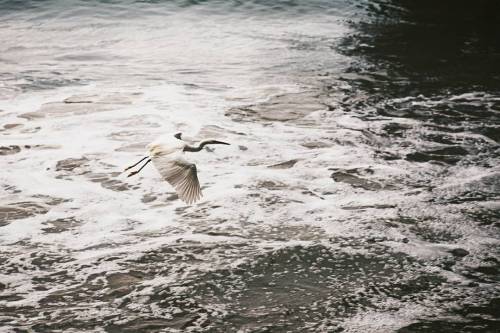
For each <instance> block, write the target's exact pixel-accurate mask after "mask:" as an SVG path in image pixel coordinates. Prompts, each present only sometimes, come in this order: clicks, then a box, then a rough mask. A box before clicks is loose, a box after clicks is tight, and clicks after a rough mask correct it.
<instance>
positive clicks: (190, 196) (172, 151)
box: [125, 133, 229, 204]
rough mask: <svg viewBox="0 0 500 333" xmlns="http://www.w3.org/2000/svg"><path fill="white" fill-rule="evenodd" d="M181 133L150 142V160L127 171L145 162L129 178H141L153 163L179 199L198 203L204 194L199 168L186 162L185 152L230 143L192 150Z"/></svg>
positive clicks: (209, 142) (216, 142)
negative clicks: (202, 192) (138, 176)
mask: <svg viewBox="0 0 500 333" xmlns="http://www.w3.org/2000/svg"><path fill="white" fill-rule="evenodd" d="M181 136H182V133H177V134H175V135H173V136H168V137H165V136H164V137H160V138H158V139H157V140H155V141H153V142H151V143H150V144H149V145H147V146H146V148H147V149H148V150H149V156H146V157H144V158H142V159H141V160H140V161H139V162H137V163H135V164H134V165H131V166H129V167H128V168H126V169H125V171H127V170H130V169H132V168H133V167H135V166H136V165H138V164H139V163H141V162H142V161H144V160H145V159H147V161H146V163H144V164H143V165H142V166H141V167H140V168H139V170H137V171H133V172H131V173H130V174H129V175H128V177H131V176H133V175H136V174H138V173H139V172H140V171H141V170H142V169H143V168H144V167H145V166H146V165H147V164H148V163H149V162H151V161H153V164H154V166H155V167H156V169H157V170H158V172H159V173H160V175H161V176H162V178H163V179H164V180H166V181H167V182H169V183H170V185H172V186H173V187H174V188H175V191H176V192H177V195H178V196H179V198H180V199H181V200H182V201H184V202H186V203H188V204H191V203H194V202H196V201H198V200H199V199H200V198H201V196H202V194H201V188H200V183H199V181H198V175H197V170H196V165H195V164H193V163H190V162H188V161H186V160H185V159H184V156H183V155H184V152H186V151H187V152H197V151H201V150H202V149H203V147H205V146H206V145H210V144H222V145H229V143H226V142H222V141H217V140H213V139H208V140H203V141H201V142H200V143H199V144H198V146H197V147H192V146H189V145H188V144H187V142H185V141H183V140H182V138H181Z"/></svg>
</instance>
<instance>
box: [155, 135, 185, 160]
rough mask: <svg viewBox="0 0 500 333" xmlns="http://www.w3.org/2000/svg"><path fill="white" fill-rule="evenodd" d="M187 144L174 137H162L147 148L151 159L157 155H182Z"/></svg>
mask: <svg viewBox="0 0 500 333" xmlns="http://www.w3.org/2000/svg"><path fill="white" fill-rule="evenodd" d="M186 145H187V143H186V142H184V141H182V140H179V139H177V138H175V137H173V136H172V135H168V136H167V135H164V136H160V137H159V138H157V139H156V140H154V141H153V142H151V143H150V144H148V145H147V146H146V149H147V150H148V151H149V155H150V156H151V157H153V156H157V155H171V154H175V153H181V154H182V150H183V149H184V147H186Z"/></svg>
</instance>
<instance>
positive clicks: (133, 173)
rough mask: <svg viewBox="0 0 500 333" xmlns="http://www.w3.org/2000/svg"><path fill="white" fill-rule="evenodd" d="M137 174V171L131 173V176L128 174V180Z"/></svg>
mask: <svg viewBox="0 0 500 333" xmlns="http://www.w3.org/2000/svg"><path fill="white" fill-rule="evenodd" d="M137 173H138V172H137V171H133V172H131V173H129V174H128V176H127V178H128V177H132V176H133V175H135V174H137Z"/></svg>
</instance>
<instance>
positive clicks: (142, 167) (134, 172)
mask: <svg viewBox="0 0 500 333" xmlns="http://www.w3.org/2000/svg"><path fill="white" fill-rule="evenodd" d="M149 162H151V159H149V160H147V161H146V163H144V164H143V165H142V166H141V168H140V169H139V170H137V171H133V172H131V173H129V174H128V176H127V177H132V176H133V175H136V174H138V173H139V172H141V170H142V169H144V167H145V166H146V165H147V164H148V163H149ZM139 163H140V162H139Z"/></svg>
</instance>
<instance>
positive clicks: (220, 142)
mask: <svg viewBox="0 0 500 333" xmlns="http://www.w3.org/2000/svg"><path fill="white" fill-rule="evenodd" d="M211 143H215V144H220V145H229V143H227V142H223V141H218V140H214V141H212V142H211Z"/></svg>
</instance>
